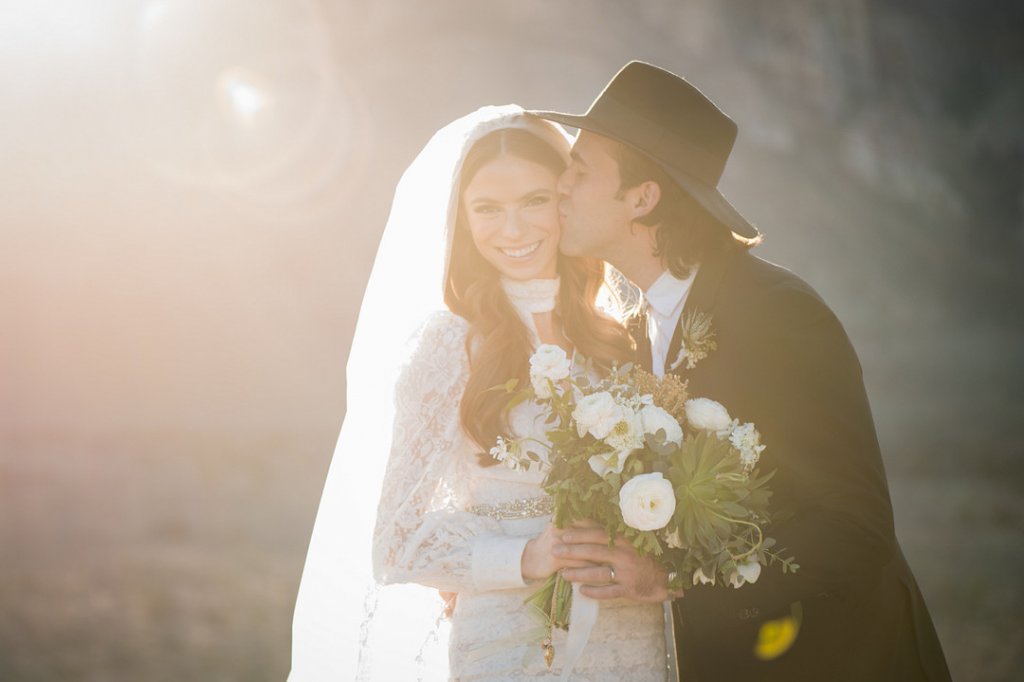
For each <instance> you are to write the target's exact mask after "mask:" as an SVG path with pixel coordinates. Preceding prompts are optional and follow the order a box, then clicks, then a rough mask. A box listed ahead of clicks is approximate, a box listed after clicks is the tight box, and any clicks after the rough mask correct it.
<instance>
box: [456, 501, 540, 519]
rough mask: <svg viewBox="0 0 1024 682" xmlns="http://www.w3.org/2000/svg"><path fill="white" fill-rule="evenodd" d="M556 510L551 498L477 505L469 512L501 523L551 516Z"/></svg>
mask: <svg viewBox="0 0 1024 682" xmlns="http://www.w3.org/2000/svg"><path fill="white" fill-rule="evenodd" d="M554 509H555V502H554V500H552V499H551V498H550V497H528V498H523V499H519V500H512V501H511V502H502V503H501V504H476V505H473V506H472V507H470V508H469V509H468V511H469V512H471V513H473V514H476V515H477V516H489V517H491V518H492V519H498V520H499V521H507V520H509V519H532V518H536V517H538V516H550V515H551V512H553V511H554Z"/></svg>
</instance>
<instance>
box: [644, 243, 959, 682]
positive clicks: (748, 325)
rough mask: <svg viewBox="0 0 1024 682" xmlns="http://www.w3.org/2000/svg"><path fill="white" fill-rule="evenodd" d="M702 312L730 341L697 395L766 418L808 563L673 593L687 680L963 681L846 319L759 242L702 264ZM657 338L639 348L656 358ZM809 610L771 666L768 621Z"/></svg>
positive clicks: (698, 287) (786, 524)
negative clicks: (905, 520) (758, 647)
mask: <svg viewBox="0 0 1024 682" xmlns="http://www.w3.org/2000/svg"><path fill="white" fill-rule="evenodd" d="M690 311H702V312H704V313H707V314H709V315H711V318H712V326H713V329H714V331H715V333H716V336H715V341H716V342H717V344H718V348H717V349H716V350H713V351H711V352H710V353H709V354H708V356H707V357H706V358H704V359H703V360H701V361H700V362H699V363H698V364H697V365H696V366H695V367H694V368H693V369H691V370H687V369H685V368H680V369H678V370H677V373H678V374H679V376H680V377H681V378H683V379H685V380H688V381H689V393H690V396H691V397H706V398H712V399H714V400H717V401H718V402H720V403H722V404H723V405H725V406H726V408H727V409H728V410H729V412H730V414H731V415H732V416H733V417H735V418H738V419H739V420H740V422H748V421H752V422H754V423H755V424H756V426H757V429H758V430H759V431H760V433H761V442H762V443H764V444H766V445H767V447H766V449H765V450H764V452H763V454H762V456H761V460H760V464H759V466H760V469H761V472H762V473H766V472H769V471H772V470H775V471H776V474H775V477H774V479H772V481H771V483H770V484H769V485H770V487H771V489H772V490H773V491H774V495H773V497H772V500H771V504H772V507H771V508H772V510H773V513H775V514H776V522H775V523H774V524H773V526H772V527H771V529H770V532H769V535H771V536H772V537H774V538H776V540H777V541H778V544H777V546H776V547H777V548H779V549H784V550H785V551H783V552H782V554H783V555H784V556H790V555H792V556H794V557H795V558H796V561H797V563H798V564H799V565H800V568H799V570H798V571H797V572H796V573H795V574H792V575H789V574H787V575H783V574H782V571H781V569H780V568H779V566H778V565H774V566H772V567H770V568H765V569H764V570H762V572H761V575H760V578H759V579H758V580H757V582H756V583H754V584H748V585H745V586H743V587H742V588H740V589H733V588H725V587H722V586H721V585H719V586H710V585H708V586H694V587H692V588H690V589H687V590H686V591H685V594H684V596H683V598H681V599H678V600H676V601H675V602H673V615H674V621H675V622H674V627H675V630H676V644H677V649H678V651H679V657H680V678H681V679H682V680H685V682H709V681H711V680H724V681H732V680H748V681H754V680H758V681H760V680H786V681H787V682H792V681H793V680H851V681H852V680H856V681H858V682H875V681H878V680H901V681H902V680H929V681H931V682H935V681H938V680H949V672H948V670H947V667H946V662H945V659H944V657H943V654H942V649H941V647H940V645H939V640H938V637H937V636H936V634H935V630H934V627H933V625H932V622H931V618H930V616H929V615H928V611H927V609H926V608H925V604H924V601H923V599H922V597H921V593H920V591H919V590H918V587H917V584H916V582H915V581H914V577H913V575H912V574H911V572H910V569H909V567H908V566H907V563H906V561H905V560H904V558H903V555H902V553H901V551H900V548H899V545H898V544H897V542H896V537H895V534H894V531H893V517H892V507H891V505H890V501H889V490H888V485H887V483H886V478H885V470H884V468H883V465H882V458H881V455H880V452H879V447H878V440H877V437H876V435H875V428H874V423H873V420H872V417H871V411H870V408H869V406H868V400H867V396H866V394H865V390H864V383H863V380H862V376H861V367H860V363H859V362H858V360H857V356H856V354H855V353H854V350H853V347H852V346H851V345H850V341H849V339H848V338H847V336H846V332H845V331H844V330H843V327H842V325H841V324H840V323H839V321H838V320H837V319H836V317H835V315H834V314H833V313H832V311H831V310H830V309H829V308H828V306H827V305H825V303H824V302H823V301H822V300H821V298H820V297H819V296H818V295H817V294H816V293H815V292H814V290H813V289H811V287H810V286H809V285H807V284H806V283H805V282H803V281H802V280H801V279H799V278H798V277H796V276H795V275H794V274H792V273H791V272H789V271H787V270H785V269H783V268H780V267H778V266H776V265H773V264H771V263H768V262H766V261H763V260H761V259H759V258H756V257H754V256H752V255H750V254H749V253H746V252H731V253H729V254H727V255H724V256H720V257H717V258H713V259H708V260H706V261H705V262H704V263H702V265H701V267H700V270H699V272H698V274H697V277H696V279H695V281H694V284H693V289H692V290H691V292H690V295H689V297H688V299H687V302H686V307H685V309H684V313H683V314H684V315H686V314H687V313H688V312H690ZM678 332H679V329H678V327H677V329H676V334H675V337H674V338H673V341H672V345H671V347H670V350H669V354H668V357H669V359H670V361H671V359H672V358H674V357H675V356H676V353H677V352H678V348H679V343H680V334H679V333H678ZM645 341H646V340H643V341H638V344H639V345H640V350H639V352H640V353H641V358H643V357H644V354H646V358H647V359H648V362H649V358H650V351H649V349H648V348H649V347H648V346H647V345H646V342H645ZM684 366H685V363H684ZM785 513H789V514H791V516H789V517H788V518H787V519H783V518H782V515H783V514H785ZM795 604H799V606H797V607H796V609H797V610H798V611H800V612H802V619H801V625H800V630H799V634H798V636H797V638H796V640H795V642H794V644H793V645H792V647H791V648H789V649H788V650H787V651H786V652H785V653H783V654H782V655H781V656H779V657H778V658H775V659H774V660H770V661H762V660H759V659H758V658H757V657H756V656H755V655H754V650H755V643H756V642H757V639H758V632H759V630H760V628H761V625H762V624H763V623H764V622H766V621H770V620H774V619H778V618H780V617H783V616H786V615H792V614H793V613H794V605H795Z"/></svg>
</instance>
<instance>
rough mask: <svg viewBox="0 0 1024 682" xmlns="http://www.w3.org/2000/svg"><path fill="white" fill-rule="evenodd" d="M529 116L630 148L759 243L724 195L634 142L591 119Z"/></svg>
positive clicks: (729, 225) (553, 114)
mask: <svg viewBox="0 0 1024 682" xmlns="http://www.w3.org/2000/svg"><path fill="white" fill-rule="evenodd" d="M526 113H527V114H530V115H531V116H537V117H539V118H543V119H547V120H548V121H554V122H555V123H561V124H562V125H566V126H569V127H570V128H578V129H580V130H586V131H589V132H592V133H596V134H598V135H601V136H603V137H609V138H611V139H613V140H616V141H617V142H621V143H622V144H626V145H629V146H630V147H632V148H633V149H636V150H637V151H638V152H640V153H641V154H643V155H644V156H646V157H648V158H650V159H651V160H653V161H655V162H656V163H657V164H658V165H659V166H661V167H662V168H663V169H664V170H665V172H666V173H668V174H669V175H670V176H672V179H673V180H675V181H676V182H678V183H679V186H680V187H682V188H683V190H684V191H686V192H687V193H688V194H689V195H690V196H692V197H693V198H694V200H696V201H697V203H699V204H700V205H701V206H703V207H704V208H705V209H707V211H708V213H710V214H711V215H712V216H714V217H715V219H717V220H718V221H719V222H720V223H722V225H724V226H725V227H727V228H728V229H729V230H730V231H731V232H732V233H733V234H734V235H736V236H737V237H739V238H740V239H742V240H744V241H751V240H757V239H758V238H759V237H760V236H761V232H760V230H758V229H757V228H756V227H754V225H753V223H751V222H750V221H748V220H747V219H746V218H744V217H743V216H742V215H741V214H740V212H739V211H737V210H736V208H735V207H734V206H733V205H732V204H731V203H729V200H728V199H726V198H725V195H723V194H722V193H721V192H720V191H718V188H717V187H712V186H711V185H709V184H707V183H706V182H703V181H701V180H698V179H697V178H695V177H693V176H692V175H690V174H688V173H684V172H683V171H681V170H679V169H678V168H674V167H673V166H672V164H670V163H668V162H666V161H664V160H663V159H659V158H657V157H655V156H653V155H651V154H650V153H648V152H645V151H644V150H642V149H640V148H638V147H636V146H635V145H634V144H633V143H632V142H630V141H629V140H628V139H626V138H625V137H623V136H622V135H620V134H619V133H616V132H615V131H613V130H610V129H609V128H607V127H606V126H603V125H601V124H600V123H599V122H597V121H595V120H593V119H591V118H589V117H588V116H586V115H583V116H577V115H573V114H563V113H561V112H558V111H532V110H528V111H527V112H526Z"/></svg>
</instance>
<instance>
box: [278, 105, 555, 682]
mask: <svg viewBox="0 0 1024 682" xmlns="http://www.w3.org/2000/svg"><path fill="white" fill-rule="evenodd" d="M510 127H516V128H526V129H529V130H530V131H532V132H534V133H536V134H537V135H539V136H541V137H542V138H543V139H546V140H548V141H549V142H550V143H551V144H552V146H554V147H555V148H556V149H560V150H562V151H564V152H566V153H567V151H568V148H569V139H568V136H567V135H566V133H565V131H564V130H562V128H560V127H559V126H558V125H556V124H553V123H550V122H548V121H545V120H542V119H539V118H535V117H532V116H528V115H525V114H524V113H523V110H522V108H520V107H518V106H515V105H506V106H501V107H484V108H482V109H479V110H477V111H475V112H473V113H472V114H469V115H467V116H464V117H462V118H460V119H458V120H456V121H453V122H452V123H450V124H448V125H447V126H445V127H444V128H442V129H441V130H439V131H438V132H437V133H436V134H435V135H434V136H433V137H432V138H431V139H430V141H429V142H428V143H427V145H426V147H425V148H424V149H423V151H422V152H420V154H419V155H418V156H417V157H416V159H415V160H414V161H413V162H412V164H411V165H410V166H409V168H408V169H407V170H406V171H405V173H404V174H403V176H402V179H401V180H400V181H399V183H398V187H397V189H396V190H395V197H394V201H393V203H392V206H391V215H390V217H389V218H388V222H387V226H386V227H385V229H384V234H383V235H382V237H381V242H380V247H379V249H378V251H377V258H376V260H375V261H374V265H373V271H372V272H371V274H370V279H369V282H368V284H367V287H366V293H365V295H364V296H363V303H362V307H361V308H360V311H359V320H358V322H357V324H356V330H355V336H354V338H353V341H352V350H351V353H350V354H349V359H348V365H347V374H346V380H347V400H346V405H347V412H346V415H345V421H344V424H343V425H342V428H341V434H340V436H339V438H338V444H337V447H336V448H335V451H334V457H333V459H332V461H331V466H330V470H329V472H328V474H327V481H326V483H325V485H324V491H323V496H322V497H321V500H320V509H319V511H318V513H317V518H316V524H315V525H314V527H313V535H312V538H311V539H310V544H309V552H308V554H307V556H306V565H305V569H304V570H303V574H302V583H301V585H300V587H299V593H298V598H297V601H296V604H295V616H294V620H293V624H292V668H291V673H290V675H289V677H288V680H289V682H320V681H326V680H344V681H345V682H348V681H349V680H363V679H367V680H369V679H376V680H391V679H396V680H398V679H400V680H414V679H447V667H446V660H447V642H446V632H445V628H444V627H439V616H440V613H441V601H440V597H439V596H438V593H437V591H436V590H433V589H429V588H424V587H420V586H417V585H391V586H387V587H378V586H376V585H375V583H374V579H373V570H372V559H371V546H372V539H373V537H372V536H373V528H374V522H375V519H376V511H377V500H378V497H379V494H380V490H381V481H382V477H383V475H384V470H385V467H386V465H387V460H388V456H389V454H390V451H391V436H392V421H393V419H394V404H393V389H394V385H395V380H396V379H397V377H398V374H399V371H400V369H401V367H402V365H403V364H404V362H405V359H406V358H407V357H408V355H409V352H410V349H409V348H408V341H409V339H410V338H411V337H412V336H413V335H414V332H415V331H416V330H417V329H418V328H419V326H420V324H421V323H422V322H423V320H424V319H425V318H426V317H427V316H428V315H429V314H430V313H432V312H434V311H437V310H441V309H443V308H444V307H445V306H444V300H443V283H444V279H445V275H446V268H447V262H448V255H449V251H450V245H451V241H452V233H453V229H454V216H455V206H456V201H457V199H458V197H457V194H458V192H457V188H458V186H459V174H460V171H461V167H462V162H463V159H464V158H465V155H466V153H467V152H468V150H469V149H470V147H471V146H472V145H473V144H474V143H475V142H476V141H477V140H479V139H480V138H481V137H483V136H484V135H486V134H488V133H490V132H492V131H494V130H497V129H500V128H510Z"/></svg>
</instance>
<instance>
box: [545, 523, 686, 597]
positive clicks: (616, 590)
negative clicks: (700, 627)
mask: <svg viewBox="0 0 1024 682" xmlns="http://www.w3.org/2000/svg"><path fill="white" fill-rule="evenodd" d="M552 552H553V553H554V554H555V556H559V557H564V558H566V559H573V560H577V561H588V562H590V563H592V564H597V565H596V566H588V567H583V568H565V569H562V577H563V578H565V579H566V580H568V581H569V582H572V583H582V584H583V587H582V588H581V589H580V591H581V592H582V593H583V594H585V595H587V596H588V597H592V598H594V599H632V600H634V601H640V602H662V601H665V600H666V599H668V598H669V593H668V574H667V573H666V572H665V570H664V569H663V568H662V567H661V566H660V565H659V564H658V562H656V561H655V560H654V559H652V558H651V557H642V556H640V555H639V554H637V552H636V549H635V548H634V547H633V545H632V544H630V542H629V541H628V540H626V538H624V537H622V536H621V535H620V536H618V537H617V538H615V544H614V545H613V546H611V547H609V546H608V533H607V531H605V529H604V528H601V527H599V526H597V525H596V524H594V523H593V522H582V523H578V524H576V525H574V526H572V527H570V528H568V529H567V530H565V531H564V532H563V533H562V536H561V543H560V544H556V545H555V547H553V548H552ZM679 596H681V595H673V597H675V598H679Z"/></svg>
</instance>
